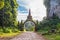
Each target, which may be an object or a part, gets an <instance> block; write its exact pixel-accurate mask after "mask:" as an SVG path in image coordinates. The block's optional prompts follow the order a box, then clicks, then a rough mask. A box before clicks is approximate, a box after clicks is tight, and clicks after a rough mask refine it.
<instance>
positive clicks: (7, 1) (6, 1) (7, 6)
mask: <svg viewBox="0 0 60 40" xmlns="http://www.w3.org/2000/svg"><path fill="white" fill-rule="evenodd" d="M0 5H1V6H0V9H1V8H3V9H1V10H0V15H1V16H0V22H1V23H0V26H2V25H3V26H5V27H7V26H17V25H16V22H17V21H16V14H17V7H18V4H17V1H16V0H1V1H0ZM3 6H4V7H3Z"/></svg>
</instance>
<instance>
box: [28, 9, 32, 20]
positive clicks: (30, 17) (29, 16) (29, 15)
mask: <svg viewBox="0 0 60 40" xmlns="http://www.w3.org/2000/svg"><path fill="white" fill-rule="evenodd" d="M27 20H32V16H31V10H30V9H29V14H28V16H27Z"/></svg>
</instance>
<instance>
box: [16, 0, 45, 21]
mask: <svg viewBox="0 0 60 40" xmlns="http://www.w3.org/2000/svg"><path fill="white" fill-rule="evenodd" d="M17 3H18V5H19V7H18V10H17V13H18V14H17V20H18V21H21V20H26V19H27V15H28V13H29V9H30V10H31V15H32V18H33V20H38V21H41V20H43V17H45V16H46V8H45V6H44V4H43V0H17Z"/></svg>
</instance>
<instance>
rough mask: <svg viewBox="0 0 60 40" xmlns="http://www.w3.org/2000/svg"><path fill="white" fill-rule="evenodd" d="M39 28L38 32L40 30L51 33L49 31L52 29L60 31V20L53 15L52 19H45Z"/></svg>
mask: <svg viewBox="0 0 60 40" xmlns="http://www.w3.org/2000/svg"><path fill="white" fill-rule="evenodd" d="M37 27H38V29H37V30H38V31H39V30H43V31H49V30H52V29H55V30H57V29H60V19H59V18H58V17H57V16H56V15H53V17H52V18H50V19H44V20H42V21H41V22H40V24H39V26H37Z"/></svg>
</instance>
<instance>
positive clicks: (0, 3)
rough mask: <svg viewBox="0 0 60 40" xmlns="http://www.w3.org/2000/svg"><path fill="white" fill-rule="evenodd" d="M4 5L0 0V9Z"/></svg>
mask: <svg viewBox="0 0 60 40" xmlns="http://www.w3.org/2000/svg"><path fill="white" fill-rule="evenodd" d="M3 7H4V1H0V9H2V8H3Z"/></svg>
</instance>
